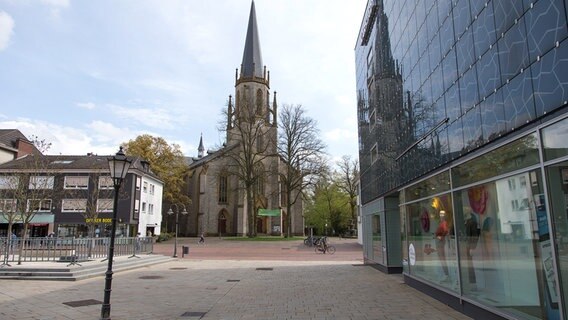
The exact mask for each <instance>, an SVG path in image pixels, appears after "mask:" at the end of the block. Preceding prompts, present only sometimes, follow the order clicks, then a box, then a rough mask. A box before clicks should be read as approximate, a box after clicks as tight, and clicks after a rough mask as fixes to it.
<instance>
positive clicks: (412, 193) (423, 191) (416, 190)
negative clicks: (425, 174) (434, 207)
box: [404, 171, 450, 201]
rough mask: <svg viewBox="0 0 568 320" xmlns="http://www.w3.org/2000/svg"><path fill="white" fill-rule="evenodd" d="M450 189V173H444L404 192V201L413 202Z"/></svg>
mask: <svg viewBox="0 0 568 320" xmlns="http://www.w3.org/2000/svg"><path fill="white" fill-rule="evenodd" d="M449 189H450V173H449V171H444V172H442V173H439V174H437V175H435V176H433V177H430V178H428V179H426V180H424V181H422V182H420V183H417V184H415V185H413V186H410V187H408V188H406V189H405V190H404V195H405V199H406V201H413V200H417V199H421V198H426V197H428V196H431V195H434V194H437V193H442V192H444V191H447V190H449Z"/></svg>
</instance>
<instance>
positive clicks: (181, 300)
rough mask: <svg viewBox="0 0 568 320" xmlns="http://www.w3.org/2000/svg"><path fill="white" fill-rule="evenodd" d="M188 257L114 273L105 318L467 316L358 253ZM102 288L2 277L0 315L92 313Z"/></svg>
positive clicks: (82, 319) (97, 282) (95, 283)
mask: <svg viewBox="0 0 568 320" xmlns="http://www.w3.org/2000/svg"><path fill="white" fill-rule="evenodd" d="M285 243H286V242H281V243H279V245H280V246H282V245H284V244H285ZM166 245H167V244H166ZM166 245H164V247H163V249H164V250H166V249H167V246H166ZM208 245H209V246H210V247H211V248H215V245H213V244H211V242H208ZM218 245H219V246H220V247H222V246H223V245H222V242H219V243H218ZM272 245H274V244H270V245H268V246H272ZM287 245H289V246H290V248H292V247H293V244H292V243H287ZM274 246H275V247H277V245H274ZM227 247H228V248H229V249H228V250H229V251H230V248H231V247H232V248H244V247H248V248H249V250H254V248H255V247H264V245H262V244H261V245H258V244H257V243H248V242H241V243H237V244H235V243H233V242H231V243H230V244H227ZM297 248H298V252H301V253H302V254H303V253H304V251H303V250H304V249H302V250H300V249H299V248H300V247H297ZM202 249H203V250H207V246H205V247H203V248H202ZM290 250H293V249H290ZM282 251H288V250H282ZM306 253H307V249H306ZM311 256H312V257H316V258H319V257H320V256H323V255H321V254H320V255H319V256H318V255H317V254H316V253H313V254H312V255H311ZM190 257H191V251H190V255H189V257H188V256H186V257H184V258H183V259H182V258H181V257H180V258H179V259H176V260H173V261H171V262H167V263H162V264H158V265H153V266H148V267H143V268H140V269H136V270H131V271H124V272H121V273H118V274H115V276H114V280H113V283H112V296H111V304H112V309H111V317H112V319H114V320H118V319H164V320H166V319H168V320H169V319H181V320H184V319H187V320H194V319H314V320H319V319H361V320H370V319H389V320H390V319H440V320H441V319H469V318H467V317H465V316H463V315H461V314H460V313H458V312H457V311H454V310H453V309H451V308H449V307H447V306H446V305H444V304H442V303H440V302H438V301H437V300H435V299H433V298H430V297H428V296H427V295H424V294H422V293H420V292H419V291H416V290H414V289H412V288H410V287H408V286H407V285H405V284H404V283H403V281H402V277H401V276H400V275H387V274H384V273H381V272H380V271H378V270H376V269H374V268H372V267H369V266H364V265H363V264H362V263H361V261H360V260H359V259H350V260H317V259H314V260H305V261H298V260H292V259H289V260H260V259H246V260H245V259H243V260H230V259H222V260H221V259H213V258H209V259H192V258H190ZM306 257H308V256H307V255H306ZM325 259H328V257H325ZM103 290H104V277H102V276H101V277H97V278H91V279H87V280H82V281H78V282H51V281H49V282H47V281H17V280H3V281H2V290H1V293H0V319H23V320H27V319H30V320H31V319H41V320H52V319H75V320H86V319H98V318H99V316H100V309H101V305H100V301H102V300H103V295H104V292H103Z"/></svg>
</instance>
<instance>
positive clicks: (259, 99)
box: [256, 89, 263, 115]
mask: <svg viewBox="0 0 568 320" xmlns="http://www.w3.org/2000/svg"><path fill="white" fill-rule="evenodd" d="M262 102H263V99H262V90H260V89H258V90H257V91H256V114H258V115H261V114H262V113H263V112H262V106H263V103H262Z"/></svg>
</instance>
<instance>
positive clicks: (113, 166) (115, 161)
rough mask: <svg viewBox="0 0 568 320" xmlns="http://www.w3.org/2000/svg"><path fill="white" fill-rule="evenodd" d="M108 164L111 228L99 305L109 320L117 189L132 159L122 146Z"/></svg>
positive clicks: (104, 318) (102, 314)
mask: <svg viewBox="0 0 568 320" xmlns="http://www.w3.org/2000/svg"><path fill="white" fill-rule="evenodd" d="M107 160H108V165H109V168H110V177H111V178H112V182H113V185H114V206H113V210H112V228H111V234H110V246H109V249H108V257H107V260H108V267H107V271H106V273H105V296H104V301H103V305H102V307H101V320H110V292H111V291H112V290H111V286H112V260H113V257H114V238H115V236H116V212H117V207H118V190H119V189H120V185H121V184H122V181H123V180H124V178H126V175H127V174H128V169H129V168H130V165H131V164H132V160H129V159H128V158H127V157H126V155H125V154H124V152H122V147H120V150H118V152H117V153H116V155H114V156H113V157H109V158H108V159H107Z"/></svg>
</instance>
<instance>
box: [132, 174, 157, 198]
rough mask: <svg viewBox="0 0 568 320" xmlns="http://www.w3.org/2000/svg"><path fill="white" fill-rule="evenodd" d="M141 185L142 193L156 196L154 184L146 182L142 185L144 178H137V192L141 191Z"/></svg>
mask: <svg viewBox="0 0 568 320" xmlns="http://www.w3.org/2000/svg"><path fill="white" fill-rule="evenodd" d="M141 185H142V192H144V193H150V194H154V192H155V191H156V186H155V185H154V184H152V183H148V182H147V181H144V183H142V178H141V177H137V178H136V190H140V186H141Z"/></svg>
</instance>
